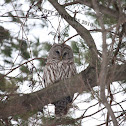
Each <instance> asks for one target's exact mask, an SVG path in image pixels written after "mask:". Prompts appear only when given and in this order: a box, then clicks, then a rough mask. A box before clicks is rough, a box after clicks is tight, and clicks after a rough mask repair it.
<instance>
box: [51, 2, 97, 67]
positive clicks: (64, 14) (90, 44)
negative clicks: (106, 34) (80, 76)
mask: <svg viewBox="0 0 126 126" xmlns="http://www.w3.org/2000/svg"><path fill="white" fill-rule="evenodd" d="M49 2H50V3H51V4H52V5H53V6H54V8H55V9H56V10H57V11H58V13H59V14H60V15H61V16H62V17H63V18H64V19H65V20H66V21H67V22H68V23H69V24H70V25H71V26H72V27H73V28H74V29H75V30H76V31H77V33H78V34H79V35H80V36H81V37H82V38H83V39H84V40H85V43H86V44H87V46H88V47H89V50H90V54H91V62H90V64H91V65H93V66H95V65H96V63H97V60H98V55H97V48H96V45H95V42H94V40H93V38H92V36H91V34H90V32H89V31H88V30H87V29H86V28H85V27H83V26H82V25H81V24H80V23H79V22H77V21H76V20H75V18H74V17H71V16H70V15H69V14H68V13H67V11H66V10H65V9H64V7H63V6H61V5H60V4H59V3H58V2H57V0H49Z"/></svg>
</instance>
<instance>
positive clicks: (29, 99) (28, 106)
mask: <svg viewBox="0 0 126 126" xmlns="http://www.w3.org/2000/svg"><path fill="white" fill-rule="evenodd" d="M110 71H111V69H110ZM107 76H108V77H109V76H110V72H109V74H108V75H107ZM122 80H126V64H124V65H118V66H116V67H115V71H114V76H113V78H112V80H111V81H112V82H113V81H122ZM89 84H90V88H93V87H95V86H97V81H96V70H95V69H94V68H93V67H90V66H89V67H88V68H87V69H85V70H84V71H82V72H81V73H80V74H78V75H76V76H75V77H73V78H70V79H67V80H65V81H60V82H58V83H55V84H53V85H51V86H49V87H48V88H45V89H42V90H40V91H37V92H34V93H31V94H24V95H22V96H19V95H17V96H15V97H14V98H10V100H8V101H6V102H1V103H0V118H2V119H4V118H7V117H9V116H16V115H24V114H26V113H27V112H29V111H30V112H31V111H33V112H34V111H39V110H41V109H42V108H43V106H45V105H47V104H50V103H52V102H54V101H56V100H59V99H61V98H63V97H64V96H68V95H70V94H74V93H76V92H79V93H81V92H83V91H87V90H89V89H90V88H88V87H89Z"/></svg>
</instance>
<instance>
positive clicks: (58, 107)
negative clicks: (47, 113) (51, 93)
mask: <svg viewBox="0 0 126 126" xmlns="http://www.w3.org/2000/svg"><path fill="white" fill-rule="evenodd" d="M72 98H73V97H71V96H67V97H65V98H63V99H61V100H58V101H56V102H54V103H53V104H54V105H55V115H56V116H63V115H66V114H67V112H68V110H69V107H68V104H69V103H71V102H72Z"/></svg>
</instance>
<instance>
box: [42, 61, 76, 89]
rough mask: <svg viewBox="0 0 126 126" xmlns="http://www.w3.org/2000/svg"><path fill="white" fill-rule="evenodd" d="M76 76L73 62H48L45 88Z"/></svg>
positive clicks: (45, 72) (44, 76) (45, 69)
mask: <svg viewBox="0 0 126 126" xmlns="http://www.w3.org/2000/svg"><path fill="white" fill-rule="evenodd" d="M75 74H76V67H75V64H74V62H73V61H58V62H47V64H46V66H45V68H44V74H43V79H44V86H45V87H47V86H48V85H50V84H53V83H55V82H58V81H60V80H63V79H65V78H70V77H71V76H73V75H75Z"/></svg>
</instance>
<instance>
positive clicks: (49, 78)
mask: <svg viewBox="0 0 126 126" xmlns="http://www.w3.org/2000/svg"><path fill="white" fill-rule="evenodd" d="M75 74H76V67H75V64H74V59H73V52H72V49H71V47H70V46H68V45H66V44H54V45H53V46H52V47H51V49H50V51H49V56H48V58H47V63H46V66H45V68H44V74H43V80H44V86H45V88H46V87H47V86H48V85H50V84H53V83H55V82H58V81H60V80H63V79H66V78H70V77H71V76H74V75H75ZM72 99H73V96H67V97H64V98H62V99H60V100H58V101H56V102H53V103H52V104H54V105H55V115H56V116H62V115H66V114H67V112H68V104H69V103H71V102H72Z"/></svg>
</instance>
